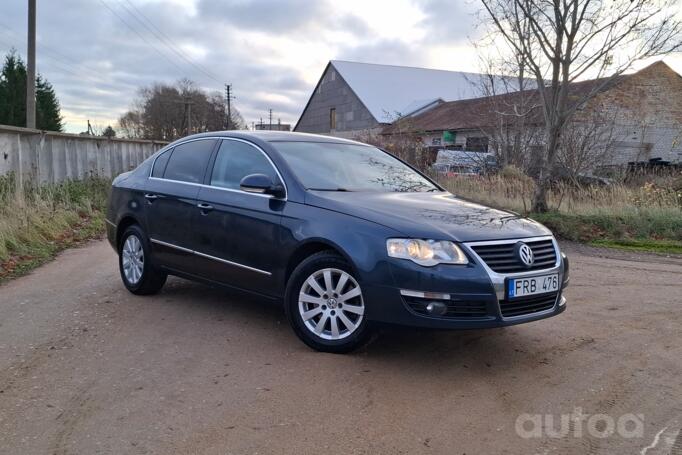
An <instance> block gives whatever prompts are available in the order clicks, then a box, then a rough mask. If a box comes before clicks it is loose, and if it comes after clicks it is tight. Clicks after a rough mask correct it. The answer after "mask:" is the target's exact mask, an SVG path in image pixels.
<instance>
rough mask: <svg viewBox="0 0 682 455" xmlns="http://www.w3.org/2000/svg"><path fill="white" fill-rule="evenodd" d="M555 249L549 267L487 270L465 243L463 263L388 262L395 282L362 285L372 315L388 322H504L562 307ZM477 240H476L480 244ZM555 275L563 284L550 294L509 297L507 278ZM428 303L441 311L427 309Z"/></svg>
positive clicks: (449, 325)
mask: <svg viewBox="0 0 682 455" xmlns="http://www.w3.org/2000/svg"><path fill="white" fill-rule="evenodd" d="M552 242H553V244H554V248H555V251H556V262H555V264H554V265H553V266H552V267H549V268H544V269H542V270H534V271H532V272H520V273H507V274H500V273H496V272H494V271H493V270H491V269H490V268H489V267H488V266H487V265H486V263H485V262H484V261H483V260H482V259H481V258H480V257H479V256H478V255H477V254H476V253H475V252H474V250H473V249H472V248H471V246H475V245H476V244H470V245H467V244H464V245H463V246H464V248H465V250H466V253H467V255H468V256H469V258H470V263H469V264H468V265H467V266H452V265H438V266H435V267H428V268H425V267H421V266H419V265H416V264H414V263H412V262H410V261H406V260H396V261H392V262H391V263H390V264H389V267H390V270H391V274H392V278H393V282H394V286H383V285H369V286H368V285H364V284H363V293H364V294H365V297H366V299H367V301H368V302H369V305H368V307H367V311H368V314H367V317H368V319H370V320H374V321H379V322H385V323H390V324H399V325H407V326H414V327H427V328H439V329H480V328H491V327H503V326H509V325H515V324H522V323H525V322H531V321H536V320H539V319H545V318H549V317H552V316H556V315H558V314H560V313H562V312H563V311H565V309H566V299H565V297H564V296H563V289H564V288H565V287H566V285H567V284H568V276H567V271H568V261H567V259H566V258H565V256H564V255H562V254H561V253H560V251H559V247H558V245H557V244H556V241H554V239H552ZM480 243H481V242H477V244H480ZM552 273H558V274H559V280H560V283H561V287H560V289H559V290H558V291H555V292H553V293H547V294H541V295H535V296H531V297H526V298H518V299H514V300H511V301H509V300H507V299H506V294H505V292H506V291H505V280H506V278H510V277H511V278H515V277H533V276H540V275H547V274H552ZM429 304H431V309H433V307H434V306H435V307H436V308H437V309H439V310H440V311H435V312H430V311H427V310H426V307H427V306H428V305H429Z"/></svg>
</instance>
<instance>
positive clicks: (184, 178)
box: [163, 139, 216, 183]
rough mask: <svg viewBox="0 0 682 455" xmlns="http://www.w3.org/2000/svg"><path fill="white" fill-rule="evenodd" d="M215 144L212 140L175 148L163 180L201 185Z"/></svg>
mask: <svg viewBox="0 0 682 455" xmlns="http://www.w3.org/2000/svg"><path fill="white" fill-rule="evenodd" d="M215 143H216V141H215V140H214V139H204V140H199V141H192V142H187V143H185V144H181V145H178V146H177V147H175V148H174V149H173V152H172V154H171V156H170V159H169V160H168V164H167V165H166V171H165V172H164V173H163V178H165V179H169V180H178V181H180V182H189V183H202V182H203V181H204V173H205V172H206V166H207V165H208V160H209V159H210V158H211V152H212V151H213V146H214V145H215Z"/></svg>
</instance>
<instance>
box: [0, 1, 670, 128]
mask: <svg viewBox="0 0 682 455" xmlns="http://www.w3.org/2000/svg"><path fill="white" fill-rule="evenodd" d="M26 5H27V1H26V0H2V5H1V6H0V56H3V55H5V54H6V53H7V52H8V51H9V49H11V48H16V49H17V51H18V52H19V53H20V54H21V55H22V56H24V57H25V54H26V28H27V26H26V22H27V12H26ZM478 8H479V4H478V3H477V2H476V0H222V1H221V0H49V1H46V0H43V1H41V0H38V17H37V23H38V25H37V29H38V33H37V36H38V37H37V40H38V45H37V55H38V57H37V60H38V72H39V73H40V74H42V75H43V76H44V77H45V78H47V79H48V80H49V81H50V82H51V83H52V84H53V86H54V88H55V90H56V92H57V96H58V97H59V100H60V102H61V105H62V114H63V116H64V119H65V122H66V129H67V131H68V132H81V131H85V130H86V129H87V126H86V125H87V121H88V120H90V122H91V123H92V124H93V125H95V126H97V127H100V128H103V127H105V126H107V125H112V126H114V127H115V126H116V121H117V119H118V117H119V116H120V115H121V114H123V113H124V112H125V111H126V110H128V109H129V108H130V106H131V105H132V103H133V101H134V99H135V98H136V95H137V92H138V90H139V88H141V87H145V86H149V85H151V84H153V83H154V82H165V83H173V82H175V81H177V80H179V79H182V78H188V79H191V80H193V81H195V82H196V84H197V85H198V86H200V87H201V88H203V89H205V90H207V91H220V92H224V84H226V83H230V84H232V89H233V93H234V96H235V99H234V101H233V103H234V105H235V106H236V107H237V108H238V109H239V111H240V112H241V114H242V116H243V117H244V119H245V120H246V121H247V123H248V124H249V125H251V122H254V121H255V122H258V121H259V120H260V119H261V118H262V119H263V120H264V121H267V117H268V110H269V109H272V110H273V118H274V121H277V120H278V119H281V121H282V122H283V123H291V124H292V126H293V124H295V123H296V121H297V120H298V117H299V116H300V114H301V112H302V110H303V108H304V106H305V103H306V101H307V100H308V98H309V96H310V94H311V92H312V90H313V88H314V86H315V84H316V83H317V80H318V79H319V77H320V75H321V73H322V71H323V70H324V68H325V66H326V64H327V62H328V61H329V60H334V59H339V60H352V61H361V62H368V63H383V64H393V65H406V66H423V67H427V68H437V69H447V70H460V71H471V72H477V71H479V70H480V67H479V59H478V57H477V52H476V49H475V47H474V46H473V44H472V43H474V42H476V41H477V39H478V38H480V36H479V33H480V27H477V23H478V19H477V17H476V13H477V11H478ZM681 9H682V8H681ZM666 62H668V63H669V64H670V65H671V66H673V67H674V68H675V69H676V70H677V71H678V72H680V73H682V54H676V55H673V56H670V57H667V58H666Z"/></svg>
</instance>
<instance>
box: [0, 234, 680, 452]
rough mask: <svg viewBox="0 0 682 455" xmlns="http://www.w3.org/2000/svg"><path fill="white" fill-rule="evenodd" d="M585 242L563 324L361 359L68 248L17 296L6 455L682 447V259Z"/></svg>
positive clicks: (247, 304) (8, 316)
mask: <svg viewBox="0 0 682 455" xmlns="http://www.w3.org/2000/svg"><path fill="white" fill-rule="evenodd" d="M567 250H568V252H569V253H570V254H571V260H572V263H571V265H572V284H571V287H570V288H569V290H568V291H567V297H568V305H569V306H568V310H567V311H566V312H565V313H564V314H562V315H560V316H558V317H556V318H552V319H548V320H545V321H539V322H535V323H531V324H525V325H520V326H515V327H510V328H505V329H494V330H485V331H483V330H481V331H478V330H477V331H463V332H435V331H419V330H412V329H397V328H387V329H384V330H383V332H382V333H381V334H380V336H379V337H378V338H377V339H376V340H375V341H374V342H373V343H372V344H371V345H369V346H368V347H366V348H365V349H363V350H362V351H360V352H357V353H354V354H352V355H345V356H341V355H331V354H320V353H316V352H313V351H311V350H310V349H308V348H307V347H306V346H304V345H303V344H302V343H301V342H300V341H299V340H298V339H297V338H296V337H295V336H294V334H293V333H292V331H291V330H290V329H289V327H288V325H287V323H286V321H285V319H284V316H283V313H282V312H281V311H280V310H279V309H278V308H277V307H274V306H269V305H267V304H263V303H262V302H259V301H257V300H254V299H252V298H249V297H245V296H243V295H238V294H234V293H229V292H226V291H224V290H218V289H211V288H208V287H205V286H202V285H198V284H193V283H190V282H187V281H183V280H180V279H171V280H169V283H168V285H167V286H166V288H164V290H163V291H162V293H161V294H159V295H157V296H154V297H136V296H133V295H131V294H129V293H128V292H127V291H125V289H124V288H123V286H122V284H121V283H120V279H119V277H118V272H117V269H116V260H115V256H114V252H113V251H112V250H111V248H110V247H109V246H108V244H106V243H105V242H103V241H100V242H95V243H91V244H88V245H86V246H84V247H82V248H78V249H73V250H70V251H67V252H65V253H63V254H62V255H60V256H59V257H58V258H57V260H55V261H54V262H52V263H50V264H47V265H45V266H43V267H41V268H40V269H38V270H36V271H35V272H34V273H32V274H31V275H29V276H26V277H23V278H19V279H16V280H13V281H11V282H9V283H7V284H5V285H3V286H2V287H0V453H7V454H57V455H60V454H99V453H102V454H152V453H153V454H171V453H182V454H185V453H187V454H190V453H191V454H195V453H196V454H204V453H207V454H220V455H226V454H256V453H258V454H312V453H321V454H326V453H329V454H337V453H338V454H356V453H357V454H364V453H366V454H383V453H387V454H396V453H410V454H413V453H414V454H421V453H424V454H491V453H500V454H506V453H508V454H520V453H527V454H562V455H563V454H586V453H594V454H596V453H614V454H626V453H635V454H645V455H657V454H682V435H680V426H681V425H682V260H681V259H671V258H664V257H658V256H648V255H631V254H626V253H609V252H605V251H604V250H595V249H590V248H585V247H577V246H571V245H568V246H567ZM578 412H580V413H582V415H583V416H584V417H583V418H582V419H578V420H574V421H573V423H572V424H571V425H570V426H569V425H566V428H565V430H566V431H563V432H562V431H561V430H562V423H561V419H562V416H566V417H568V416H569V415H571V414H573V415H574V416H575V415H576V413H578ZM599 414H604V415H603V416H599ZM631 414H633V415H634V416H631V418H629V422H630V423H629V426H628V427H624V430H623V431H620V430H613V431H615V433H614V434H609V433H610V431H609V430H610V428H609V422H611V423H615V424H617V423H618V422H621V420H623V419H625V417H623V416H627V415H631ZM595 416H596V417H595ZM634 417H637V419H640V420H639V423H638V421H636V420H634V421H633V420H632V418H634ZM537 419H540V420H537ZM550 421H553V428H552V426H551V425H548V422H549V423H552V422H550ZM519 422H520V423H519ZM538 422H540V423H538ZM623 422H624V420H623ZM519 425H520V428H519ZM590 425H592V426H591V427H590ZM552 429H554V432H553V431H552ZM639 430H641V431H639ZM552 436H556V437H552ZM603 436H606V437H603Z"/></svg>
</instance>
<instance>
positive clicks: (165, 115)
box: [118, 79, 246, 141]
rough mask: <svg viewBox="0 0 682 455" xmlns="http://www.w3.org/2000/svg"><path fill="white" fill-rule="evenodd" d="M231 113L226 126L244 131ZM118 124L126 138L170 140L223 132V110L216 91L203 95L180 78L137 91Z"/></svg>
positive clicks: (191, 84)
mask: <svg viewBox="0 0 682 455" xmlns="http://www.w3.org/2000/svg"><path fill="white" fill-rule="evenodd" d="M188 106H190V107H188ZM231 113H232V116H231V120H230V126H231V127H233V128H234V129H244V128H245V127H246V124H245V122H244V119H243V118H242V116H241V115H240V114H239V112H238V111H237V109H235V108H234V107H232V112H231ZM190 115H191V117H190ZM188 117H189V119H188ZM188 120H189V121H188ZM118 123H119V128H120V130H122V132H123V135H124V136H126V137H129V138H144V139H160V140H167V141H170V140H174V139H177V138H179V137H181V136H183V135H185V134H187V133H188V132H189V133H199V132H205V131H219V130H223V129H225V128H226V124H227V109H226V106H225V102H224V100H223V97H222V96H221V94H220V93H219V92H214V93H206V92H204V91H203V90H201V89H200V88H198V87H197V86H196V85H195V84H194V83H193V82H192V81H190V80H188V79H183V80H180V81H178V82H177V83H176V84H175V85H167V84H154V85H153V86H151V87H144V88H142V89H140V91H139V94H138V99H136V100H135V101H134V102H133V107H132V108H131V110H130V111H128V112H126V113H125V114H123V115H122V116H121V117H120V118H119V121H118ZM188 123H189V125H188ZM190 125H191V130H190V128H189V126H190ZM188 130H189V131H188Z"/></svg>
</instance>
